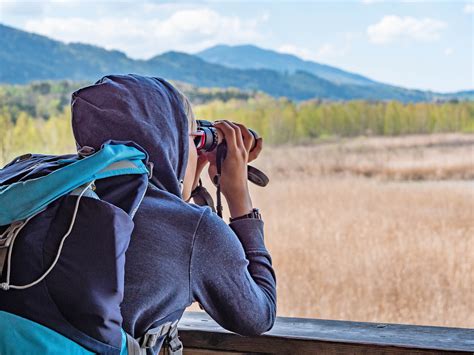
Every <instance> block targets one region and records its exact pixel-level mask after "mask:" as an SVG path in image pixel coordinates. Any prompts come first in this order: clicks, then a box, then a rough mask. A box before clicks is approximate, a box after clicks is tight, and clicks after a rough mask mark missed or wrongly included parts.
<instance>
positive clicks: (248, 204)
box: [225, 190, 252, 218]
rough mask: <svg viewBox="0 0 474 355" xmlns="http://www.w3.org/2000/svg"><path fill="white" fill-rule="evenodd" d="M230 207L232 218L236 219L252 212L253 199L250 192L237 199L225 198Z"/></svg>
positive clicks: (239, 195) (240, 195) (237, 196)
mask: <svg viewBox="0 0 474 355" xmlns="http://www.w3.org/2000/svg"><path fill="white" fill-rule="evenodd" d="M225 198H226V200H227V205H228V206H229V212H230V217H231V218H235V217H239V216H242V215H244V214H248V213H250V212H252V199H251V198H250V193H249V192H248V190H247V191H246V192H244V193H240V194H238V195H235V197H231V196H225Z"/></svg>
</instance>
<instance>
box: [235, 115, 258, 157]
mask: <svg viewBox="0 0 474 355" xmlns="http://www.w3.org/2000/svg"><path fill="white" fill-rule="evenodd" d="M234 124H236V125H237V126H239V127H240V132H241V133H242V137H243V139H244V146H245V149H246V150H247V152H250V149H252V147H253V141H254V139H255V138H254V136H253V134H252V133H250V131H249V129H248V128H247V127H245V126H244V125H243V124H242V123H237V122H234Z"/></svg>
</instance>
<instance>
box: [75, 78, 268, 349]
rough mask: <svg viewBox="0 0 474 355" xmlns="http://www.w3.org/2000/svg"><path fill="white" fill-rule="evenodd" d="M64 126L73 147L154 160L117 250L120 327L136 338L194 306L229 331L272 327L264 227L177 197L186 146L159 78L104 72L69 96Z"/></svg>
mask: <svg viewBox="0 0 474 355" xmlns="http://www.w3.org/2000/svg"><path fill="white" fill-rule="evenodd" d="M72 125H73V132H74V136H75V139H76V143H77V146H78V147H83V146H91V147H93V148H95V149H98V148H99V147H100V146H101V145H102V143H104V142H105V141H107V140H110V139H113V140H117V141H133V142H135V143H137V144H138V145H140V146H141V147H142V148H144V149H145V150H146V151H147V152H148V154H149V160H150V162H152V163H153V174H152V177H151V179H150V181H149V186H148V189H147V192H146V194H145V196H144V199H143V201H142V203H141V205H140V208H139V209H138V211H137V213H136V215H135V217H134V222H135V227H134V230H133V234H132V238H131V242H130V245H129V248H128V250H127V252H126V266H125V292H124V299H123V302H122V306H121V310H122V316H123V327H124V329H125V331H126V332H127V333H129V334H131V335H132V336H133V337H135V338H139V337H141V336H142V335H143V334H144V333H145V332H146V331H147V330H149V329H150V328H153V327H156V326H158V325H160V324H163V323H164V322H167V321H175V320H177V319H180V318H181V316H182V315H183V312H184V310H185V309H186V308H187V307H188V306H189V305H191V304H192V303H193V302H198V303H199V304H200V305H201V307H202V308H203V309H204V310H205V311H206V312H207V313H208V314H209V315H210V316H211V317H212V318H213V319H214V320H215V321H216V322H217V323H219V324H220V325H221V326H222V327H224V328H225V329H227V330H230V331H233V332H236V333H238V334H241V335H257V334H261V333H263V332H265V331H268V330H269V329H271V327H272V326H273V324H274V321H275V316H276V279H275V273H274V271H273V268H272V261H271V257H270V254H269V252H268V251H267V249H266V247H265V244H264V234H263V221H262V220H261V219H252V218H246V219H239V220H236V221H233V222H231V223H230V224H229V225H227V224H226V223H225V222H224V221H223V220H222V219H221V218H219V217H218V216H217V215H216V214H215V213H214V212H212V210H211V209H210V208H209V207H202V206H197V205H195V204H191V203H188V202H186V201H185V200H184V199H183V196H182V181H183V179H184V177H185V173H186V167H187V163H188V158H189V149H190V148H191V147H190V146H189V137H188V135H189V131H188V129H189V128H188V125H189V124H188V118H187V116H186V110H185V106H184V103H183V100H182V95H181V94H180V93H179V92H178V91H177V90H176V89H175V88H174V87H173V86H172V85H171V84H169V83H168V82H167V81H165V80H163V79H161V78H154V77H142V76H138V75H109V76H105V77H103V78H102V79H100V80H99V81H98V82H96V83H95V84H94V85H92V86H88V87H85V88H83V89H80V90H78V91H77V92H75V93H74V94H73V97H72ZM159 345H161V344H159ZM158 350H159V346H156V347H155V348H154V349H153V351H151V352H152V353H153V352H156V351H158Z"/></svg>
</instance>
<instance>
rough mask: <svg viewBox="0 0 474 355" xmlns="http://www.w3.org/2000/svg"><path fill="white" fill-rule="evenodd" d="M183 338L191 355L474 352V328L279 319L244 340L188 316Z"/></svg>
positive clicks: (207, 319)
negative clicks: (263, 331) (269, 327)
mask: <svg viewBox="0 0 474 355" xmlns="http://www.w3.org/2000/svg"><path fill="white" fill-rule="evenodd" d="M179 337H180V339H181V341H182V342H183V345H184V354H185V355H188V354H190V355H191V354H255V353H260V354H261V353H267V354H268V353H273V354H275V353H280V354H321V353H324V354H437V353H444V354H446V353H470V354H472V353H474V329H463V328H444V327H427V326H416V325H399V324H378V323H360V322H346V321H335V320H320V319H306V318H286V317H278V318H277V320H276V322H275V325H274V327H273V329H272V330H270V331H269V332H267V333H265V334H263V335H260V336H255V337H243V336H240V335H237V334H234V333H231V332H228V331H226V330H224V329H222V328H221V327H220V326H219V325H218V324H217V323H216V322H214V321H213V320H212V319H211V318H210V317H209V316H208V315H207V314H206V313H204V312H185V314H184V316H183V318H182V319H181V321H180V323H179Z"/></svg>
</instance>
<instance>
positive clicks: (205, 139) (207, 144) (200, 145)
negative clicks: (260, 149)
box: [194, 120, 258, 152]
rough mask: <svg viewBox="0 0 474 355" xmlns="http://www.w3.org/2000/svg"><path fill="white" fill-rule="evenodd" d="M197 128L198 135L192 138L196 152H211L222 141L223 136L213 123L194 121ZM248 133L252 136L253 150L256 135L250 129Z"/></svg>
mask: <svg viewBox="0 0 474 355" xmlns="http://www.w3.org/2000/svg"><path fill="white" fill-rule="evenodd" d="M196 122H197V126H198V133H199V135H196V136H195V138H194V143H195V144H196V148H197V149H198V150H203V151H205V152H210V151H213V150H214V149H216V148H217V146H218V145H219V144H220V143H222V142H223V141H224V135H223V134H222V132H221V131H220V130H219V129H217V128H216V127H214V123H213V122H211V121H206V120H196ZM249 131H250V133H252V135H253V136H254V138H255V139H254V141H253V146H252V148H251V150H252V149H253V148H255V145H256V144H257V138H258V134H257V132H255V131H254V130H252V129H249Z"/></svg>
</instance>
